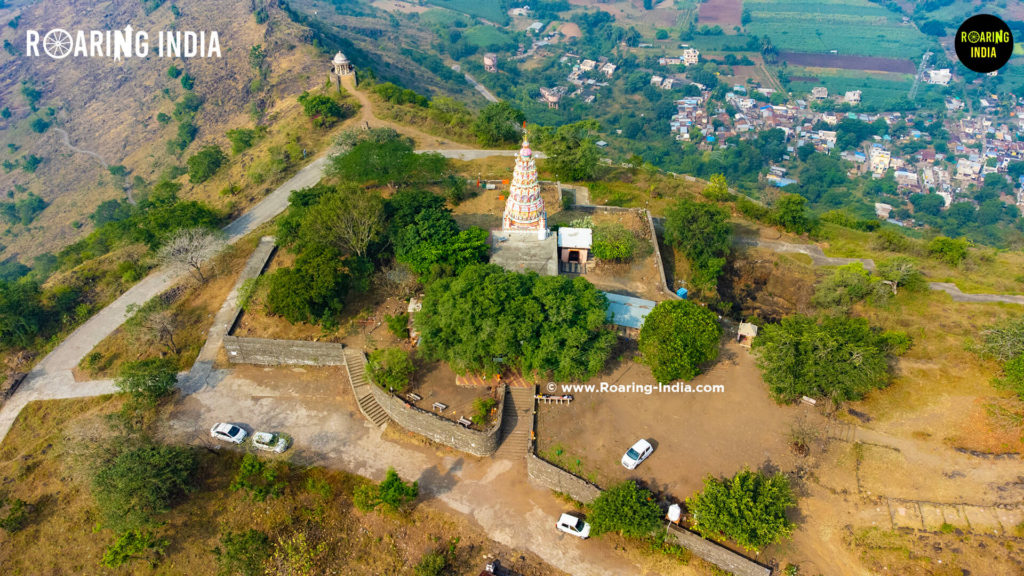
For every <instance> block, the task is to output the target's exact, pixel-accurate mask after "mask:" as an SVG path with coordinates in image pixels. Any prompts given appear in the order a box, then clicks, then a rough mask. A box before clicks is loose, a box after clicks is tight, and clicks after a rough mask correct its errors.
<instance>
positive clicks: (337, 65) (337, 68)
mask: <svg viewBox="0 0 1024 576" xmlns="http://www.w3.org/2000/svg"><path fill="white" fill-rule="evenodd" d="M331 64H333V65H334V75H335V76H339V77H340V76H351V75H353V74H355V73H356V67H355V66H353V65H352V62H349V59H348V57H347V56H345V55H344V54H342V53H341V52H338V53H337V54H335V55H334V59H333V60H331Z"/></svg>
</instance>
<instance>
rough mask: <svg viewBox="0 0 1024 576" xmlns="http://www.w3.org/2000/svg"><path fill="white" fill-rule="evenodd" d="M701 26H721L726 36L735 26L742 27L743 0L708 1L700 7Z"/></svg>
mask: <svg viewBox="0 0 1024 576" xmlns="http://www.w3.org/2000/svg"><path fill="white" fill-rule="evenodd" d="M698 15H699V17H700V24H701V25H702V26H703V25H705V24H706V25H708V26H715V25H717V26H721V27H722V30H725V32H726V34H728V33H729V32H731V31H732V28H733V26H740V24H741V22H740V17H741V16H742V15H743V0H706V1H705V2H704V3H702V4H701V5H700V12H699V13H698Z"/></svg>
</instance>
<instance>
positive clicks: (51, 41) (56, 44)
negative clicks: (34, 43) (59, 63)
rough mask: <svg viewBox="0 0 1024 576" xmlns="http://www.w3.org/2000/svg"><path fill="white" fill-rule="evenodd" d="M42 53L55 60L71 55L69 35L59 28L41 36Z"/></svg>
mask: <svg viewBox="0 0 1024 576" xmlns="http://www.w3.org/2000/svg"><path fill="white" fill-rule="evenodd" d="M43 51H44V52H46V55H47V56H49V57H50V58H54V59H56V60H60V59H61V58H64V57H66V56H67V55H68V54H71V34H70V33H69V32H68V31H67V30H63V29H61V28H54V29H53V30H50V31H49V32H47V33H46V36H43Z"/></svg>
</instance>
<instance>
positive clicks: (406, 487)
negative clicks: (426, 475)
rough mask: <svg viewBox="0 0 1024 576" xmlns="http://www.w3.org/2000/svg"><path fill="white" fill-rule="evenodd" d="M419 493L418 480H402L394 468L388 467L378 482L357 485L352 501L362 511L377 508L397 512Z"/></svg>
mask: <svg viewBox="0 0 1024 576" xmlns="http://www.w3.org/2000/svg"><path fill="white" fill-rule="evenodd" d="M419 493H420V487H419V483H418V482H412V483H409V482H404V481H403V480H402V479H401V478H400V477H399V476H398V472H395V469H394V468H388V471H387V474H385V476H384V480H383V481H382V482H381V483H380V484H372V483H367V484H363V485H362V486H359V487H357V488H356V489H355V491H354V493H353V494H352V502H353V503H354V504H355V505H356V508H358V509H359V510H361V511H363V512H370V511H371V510H376V509H377V508H383V509H384V510H385V511H386V512H399V511H401V510H402V509H404V508H405V507H406V506H408V505H409V504H410V503H412V502H413V501H414V500H416V497H417V496H419Z"/></svg>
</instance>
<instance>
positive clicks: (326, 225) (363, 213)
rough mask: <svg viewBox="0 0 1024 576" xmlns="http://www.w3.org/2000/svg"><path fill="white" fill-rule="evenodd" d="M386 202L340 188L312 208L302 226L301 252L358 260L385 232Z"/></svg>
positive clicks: (372, 194)
mask: <svg viewBox="0 0 1024 576" xmlns="http://www.w3.org/2000/svg"><path fill="white" fill-rule="evenodd" d="M384 226H385V223H384V199H383V198H382V197H381V195H380V194H378V193H377V192H375V191H371V190H362V189H360V188H359V187H357V186H351V185H349V186H344V185H343V186H337V187H335V188H334V189H333V190H331V191H329V192H327V193H326V194H324V195H323V196H322V197H321V198H320V199H319V201H318V202H317V203H316V204H314V205H313V206H311V207H310V208H309V209H308V211H307V212H306V214H305V216H304V217H303V219H302V222H301V230H300V231H299V248H300V250H301V251H303V252H304V253H308V252H309V251H310V250H312V249H321V248H323V247H331V248H334V249H335V250H336V251H337V252H339V253H341V254H346V255H353V256H356V257H359V258H361V257H363V256H366V254H367V250H368V249H369V247H370V244H371V243H373V242H374V241H376V240H377V239H378V238H379V237H380V235H381V234H382V233H383V232H384Z"/></svg>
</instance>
